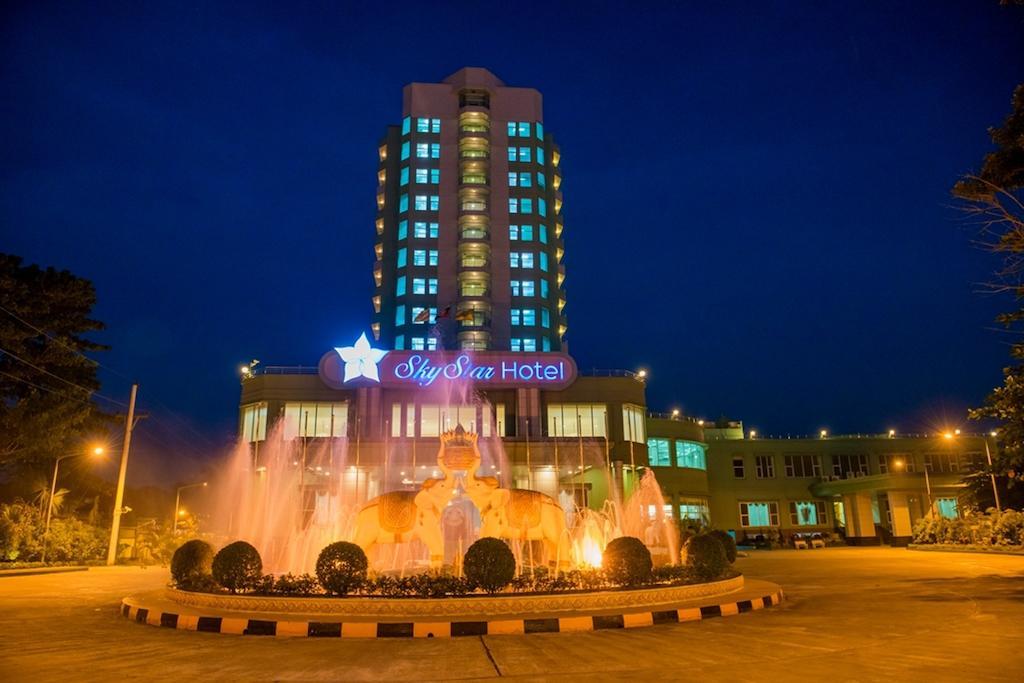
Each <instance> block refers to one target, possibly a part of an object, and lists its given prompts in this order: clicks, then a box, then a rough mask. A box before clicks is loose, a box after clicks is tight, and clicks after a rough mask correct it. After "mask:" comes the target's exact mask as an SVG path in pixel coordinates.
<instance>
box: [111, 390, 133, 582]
mask: <svg viewBox="0 0 1024 683" xmlns="http://www.w3.org/2000/svg"><path fill="white" fill-rule="evenodd" d="M138 391H139V385H138V384H133V385H132V397H131V399H130V400H129V401H128V418H127V419H126V420H125V422H124V446H123V447H122V448H121V470H120V472H119V473H118V475H117V494H116V495H115V496H114V520H113V522H112V523H111V525H110V544H109V545H108V546H107V566H108V567H109V566H110V565H112V564H114V561H115V560H116V559H117V538H118V534H119V533H120V532H121V508H122V506H123V505H124V476H125V473H126V472H127V471H128V449H129V448H130V447H131V443H132V430H133V429H135V395H136V394H137V393H138Z"/></svg>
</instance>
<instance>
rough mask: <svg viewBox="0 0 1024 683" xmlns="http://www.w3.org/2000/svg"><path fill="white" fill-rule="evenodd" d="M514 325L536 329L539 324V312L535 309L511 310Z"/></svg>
mask: <svg viewBox="0 0 1024 683" xmlns="http://www.w3.org/2000/svg"><path fill="white" fill-rule="evenodd" d="M511 317H512V325H513V326H514V327H518V326H520V325H523V326H526V327H534V326H536V324H537V311H536V309H533V308H513V309H512V310H511Z"/></svg>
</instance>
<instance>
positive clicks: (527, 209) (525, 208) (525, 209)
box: [519, 198, 533, 213]
mask: <svg viewBox="0 0 1024 683" xmlns="http://www.w3.org/2000/svg"><path fill="white" fill-rule="evenodd" d="M519 213H533V200H532V199H526V198H524V199H520V200H519Z"/></svg>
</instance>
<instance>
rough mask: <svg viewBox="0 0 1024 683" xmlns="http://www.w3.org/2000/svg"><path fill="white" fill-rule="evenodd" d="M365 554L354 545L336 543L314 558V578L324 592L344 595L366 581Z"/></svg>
mask: <svg viewBox="0 0 1024 683" xmlns="http://www.w3.org/2000/svg"><path fill="white" fill-rule="evenodd" d="M368 566H369V563H368V562H367V561H366V553H364V552H363V549H362V548H360V547H359V546H357V545H356V544H355V543H349V542H348V541H338V542H337V543H332V544H330V545H329V546H327V547H326V548H324V549H323V550H321V551H320V556H319V557H317V558H316V578H317V580H318V581H319V582H320V585H321V586H323V587H324V590H325V591H327V592H328V593H332V594H334V595H346V594H347V593H350V592H351V591H353V590H355V589H356V588H359V587H360V586H362V585H363V583H364V582H365V581H366V569H367V567H368Z"/></svg>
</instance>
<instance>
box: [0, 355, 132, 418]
mask: <svg viewBox="0 0 1024 683" xmlns="http://www.w3.org/2000/svg"><path fill="white" fill-rule="evenodd" d="M0 353H3V354H5V355H7V356H10V357H11V358H13V359H14V360H16V361H19V362H21V363H24V364H25V365H27V366H29V367H30V368H34V369H35V370H38V371H39V372H42V373H43V374H46V375H49V376H50V377H53V378H54V379H59V380H60V381H61V382H64V383H65V384H68V385H70V386H73V387H74V388H76V389H78V390H80V391H84V392H85V393H87V394H89V395H90V396H96V397H97V398H102V399H103V400H104V401H110V402H111V403H114V404H116V405H119V406H123V407H125V408H127V407H128V405H127V404H125V403H122V402H121V401H117V400H115V399H112V398H107V397H106V396H104V395H103V394H100V393H98V392H96V391H95V390H94V389H86V388H85V387H83V386H81V385H79V384H75V383H74V382H72V381H70V380H66V379H64V378H63V377H61V376H59V375H55V374H53V373H52V372H50V371H49V370H46V369H44V368H41V367H39V366H38V365H34V364H32V363H30V362H28V361H27V360H25V359H24V358H19V357H18V356H15V355H14V354H13V353H11V352H10V351H8V350H7V349H4V348H0Z"/></svg>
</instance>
